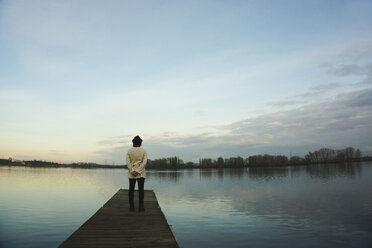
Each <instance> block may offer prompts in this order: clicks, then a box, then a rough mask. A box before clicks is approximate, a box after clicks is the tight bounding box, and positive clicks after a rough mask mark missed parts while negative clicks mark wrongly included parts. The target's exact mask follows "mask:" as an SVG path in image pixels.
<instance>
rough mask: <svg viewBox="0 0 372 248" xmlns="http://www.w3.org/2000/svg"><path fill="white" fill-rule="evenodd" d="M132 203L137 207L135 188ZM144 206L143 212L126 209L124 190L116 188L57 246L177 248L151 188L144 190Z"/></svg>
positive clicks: (63, 247) (127, 206) (66, 247)
mask: <svg viewBox="0 0 372 248" xmlns="http://www.w3.org/2000/svg"><path fill="white" fill-rule="evenodd" d="M134 202H135V204H137V205H136V206H137V207H138V191H137V190H136V191H135V192H134ZM144 206H145V212H130V211H129V202H128V190H125V189H120V190H119V191H118V192H117V193H116V194H115V195H113V196H112V197H111V199H110V200H108V201H107V202H106V203H105V204H104V205H103V206H102V207H101V208H100V209H99V210H98V211H97V212H96V213H95V214H94V215H93V216H92V217H90V218H89V219H88V220H87V221H86V222H85V223H84V224H83V225H82V226H81V227H79V228H78V229H77V230H76V231H75V232H74V233H73V234H71V236H70V237H68V238H67V239H66V240H65V241H64V242H63V243H62V244H61V245H60V246H59V247H61V248H68V247H97V248H100V247H156V248H163V247H164V248H169V247H174V248H176V247H177V248H178V247H179V246H178V244H177V241H176V239H175V237H174V235H173V232H172V229H171V228H170V226H169V225H168V222H167V220H166V218H165V216H164V214H163V212H162V211H161V208H160V206H159V203H158V200H157V199H156V196H155V193H154V191H152V190H145V200H144ZM136 211H137V209H136Z"/></svg>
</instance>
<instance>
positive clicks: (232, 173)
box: [199, 168, 246, 181]
mask: <svg viewBox="0 0 372 248" xmlns="http://www.w3.org/2000/svg"><path fill="white" fill-rule="evenodd" d="M245 171H246V169H244V168H219V169H215V168H212V169H200V170H199V175H200V178H201V179H207V180H219V181H222V180H223V179H224V178H225V177H227V176H228V177H229V178H230V179H239V178H242V177H243V176H244V172H245Z"/></svg>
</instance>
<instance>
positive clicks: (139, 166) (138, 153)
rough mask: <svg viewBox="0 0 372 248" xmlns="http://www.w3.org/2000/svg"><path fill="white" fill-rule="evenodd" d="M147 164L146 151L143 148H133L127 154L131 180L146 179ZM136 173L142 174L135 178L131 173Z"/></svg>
mask: <svg viewBox="0 0 372 248" xmlns="http://www.w3.org/2000/svg"><path fill="white" fill-rule="evenodd" d="M146 163H147V154H146V150H145V149H143V148H141V147H133V148H131V149H129V150H128V152H127V166H128V171H129V173H128V177H129V178H141V177H143V178H146V171H145V166H146ZM133 171H136V172H138V173H140V175H138V176H136V177H135V176H133V175H132V174H131V173H132V172H133Z"/></svg>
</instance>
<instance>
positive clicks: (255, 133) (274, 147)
mask: <svg viewBox="0 0 372 248" xmlns="http://www.w3.org/2000/svg"><path fill="white" fill-rule="evenodd" d="M371 99H372V88H366V89H362V90H357V91H351V92H348V93H343V94H339V95H337V96H336V97H335V98H330V99H327V100H326V101H323V102H319V103H312V104H308V105H305V106H302V107H300V108H296V109H292V110H287V111H279V112H275V113H271V114H265V115H262V116H259V117H256V118H250V119H246V120H242V121H238V122H234V123H231V124H229V125H223V126H218V127H215V128H216V129H217V130H218V131H219V132H218V133H217V132H216V133H213V132H207V133H200V134H198V135H192V136H186V135H180V134H178V133H173V134H172V135H169V134H167V133H165V134H163V135H158V136H151V137H148V139H145V143H144V144H145V145H146V147H148V148H149V149H150V150H151V151H152V155H153V157H159V156H171V155H177V154H182V155H181V157H183V158H185V159H194V160H195V159H197V158H198V157H201V156H211V157H216V156H220V155H222V156H232V155H236V154H241V155H249V154H252V153H255V152H258V153H265V152H271V153H277V152H278V151H285V152H286V153H289V151H296V152H297V153H302V154H301V155H303V154H304V153H306V152H307V150H306V149H309V147H323V146H330V147H339V146H345V145H352V146H355V147H358V148H361V149H362V150H363V149H364V150H365V151H368V149H367V146H368V145H369V144H370V143H369V142H370V140H371V139H372V133H371V132H370V129H371V127H372V100H371ZM221 131H222V132H221ZM122 138H124V137H116V138H112V139H111V141H112V143H111V145H113V143H115V140H119V142H116V146H115V149H114V150H112V149H107V150H106V151H103V150H101V151H100V153H101V154H106V155H107V154H111V155H113V154H115V152H113V151H115V150H116V152H120V153H123V152H125V149H127V148H128V147H130V144H128V143H129V142H126V145H123V144H122V143H121V142H123V140H121V139H122ZM127 138H128V140H129V137H125V139H127ZM106 142H107V141H100V143H106Z"/></svg>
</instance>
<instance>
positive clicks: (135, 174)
mask: <svg viewBox="0 0 372 248" xmlns="http://www.w3.org/2000/svg"><path fill="white" fill-rule="evenodd" d="M131 174H132V176H134V177H136V176H138V175H140V173H138V172H137V171H133V172H132V173H131Z"/></svg>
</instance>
